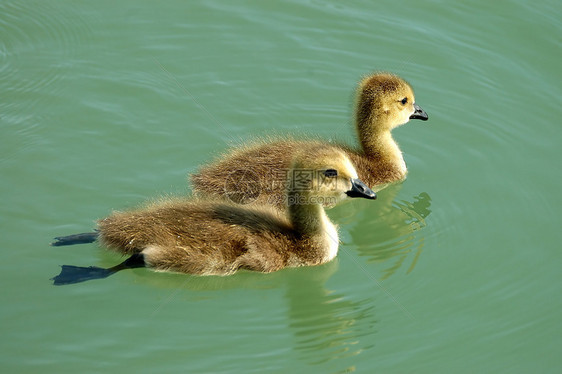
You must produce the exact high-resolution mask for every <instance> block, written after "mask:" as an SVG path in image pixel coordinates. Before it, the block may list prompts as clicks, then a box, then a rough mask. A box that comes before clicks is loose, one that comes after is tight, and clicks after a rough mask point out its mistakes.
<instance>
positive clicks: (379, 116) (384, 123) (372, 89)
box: [356, 73, 429, 136]
mask: <svg viewBox="0 0 562 374" xmlns="http://www.w3.org/2000/svg"><path fill="white" fill-rule="evenodd" d="M428 118H429V117H428V115H427V113H426V112H425V111H424V110H423V109H422V108H421V107H420V106H419V105H418V104H416V100H415V97H414V91H413V90H412V87H411V86H410V85H409V84H408V83H407V82H406V81H405V80H403V79H402V78H400V77H398V76H396V75H394V74H390V73H376V74H372V75H369V76H367V77H365V78H364V79H363V80H362V81H361V82H360V84H359V87H358V90H357V104H356V125H357V130H358V131H359V134H360V135H362V134H363V135H367V136H369V135H370V134H375V133H380V132H383V131H390V130H392V129H393V128H395V127H398V126H400V125H403V124H405V123H406V122H408V121H409V120H410V119H420V120H422V121H427V119H428Z"/></svg>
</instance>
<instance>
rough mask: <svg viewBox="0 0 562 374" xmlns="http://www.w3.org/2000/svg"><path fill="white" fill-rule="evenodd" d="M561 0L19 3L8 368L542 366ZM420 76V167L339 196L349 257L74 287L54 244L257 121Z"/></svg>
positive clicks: (315, 116) (551, 280)
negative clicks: (376, 73) (388, 75)
mask: <svg viewBox="0 0 562 374" xmlns="http://www.w3.org/2000/svg"><path fill="white" fill-rule="evenodd" d="M561 20H562V6H561V5H560V3H559V2H557V1H536V2H526V1H504V2H499V1H498V2H490V1H473V2H466V3H464V5H463V4H461V3H460V2H458V3H453V2H445V1H431V2H425V4H424V5H420V2H415V1H401V2H391V1H383V2H373V1H353V2H339V1H312V0H311V1H287V2H282V3H281V2H276V3H274V2H266V1H237V2H231V1H189V2H186V1H175V2H167V3H162V4H161V3H158V4H157V3H156V2H149V1H143V2H140V1H119V2H109V1H99V2H72V1H37V2H31V1H27V2H2V3H0V139H1V140H0V142H1V143H0V144H1V147H0V175H1V179H0V191H1V197H2V204H1V205H0V206H1V208H0V209H1V210H0V212H1V214H0V219H1V224H0V229H1V231H0V233H1V235H0V248H1V251H2V252H1V253H2V256H1V265H2V272H1V277H2V278H1V279H2V285H3V287H2V290H1V291H0V292H1V305H2V306H1V309H0V311H1V329H0V336H1V338H0V342H1V345H0V352H1V353H0V369H1V370H2V372H4V373H12V372H18V373H33V372H37V373H39V372H41V373H43V372H57V373H75V372H84V371H85V372H120V373H129V372H130V373H138V372H142V373H161V372H193V373H196V372H213V373H227V372H238V373H262V372H277V373H282V372H297V373H342V372H353V371H355V372H360V373H374V372H384V373H409V372H417V373H434V372H443V373H451V372H455V373H462V372H465V373H474V372H487V373H514V372H520V373H529V372H541V373H547V372H552V373H555V372H559V371H560V366H561V364H562V358H561V355H560V349H561V344H562V324H561V321H560V309H561V307H562V299H561V298H560V290H561V285H562V279H561V272H560V263H561V261H562V255H561V251H560V249H561V248H560V243H561V242H562V233H561V232H562V231H561V230H560V223H561V219H560V213H559V210H560V207H561V206H562V204H561V203H562V198H561V187H562V178H561V173H560V160H561V156H562V154H561V153H562V151H561V148H562V147H561V140H562V136H561V134H562V133H561V131H560V124H559V122H560V115H561V109H560V108H561V104H562V102H561V99H560V98H561V97H562V89H561V84H560V83H561V82H562V79H561V78H562V73H561V70H560V61H561V60H562V52H561V51H562V49H561V47H562V21H561ZM373 70H389V71H392V72H395V73H397V74H399V75H401V76H403V77H404V78H405V79H407V80H408V81H410V83H411V84H412V85H413V87H414V89H415V93H416V100H417V102H418V103H419V104H420V105H421V106H422V107H423V108H424V109H425V110H426V111H427V112H428V114H429V116H430V120H429V121H428V122H420V121H411V122H410V123H409V124H407V125H405V126H403V127H401V128H400V129H397V130H396V131H395V132H394V135H395V138H396V139H397V140H398V142H399V143H400V146H401V148H402V150H403V151H404V156H405V159H406V162H407V164H408V168H409V171H410V172H409V176H408V179H407V180H406V181H405V182H403V183H401V184H398V185H394V186H391V187H389V188H387V189H385V190H383V191H381V192H380V193H379V199H378V200H377V201H374V202H368V201H353V202H350V203H346V204H344V205H342V206H339V207H337V208H335V209H333V210H331V211H330V212H329V214H330V216H331V217H332V219H333V220H334V221H336V222H337V223H339V224H340V232H341V239H342V244H341V246H340V252H339V255H338V257H337V259H336V260H335V261H333V262H332V263H330V264H327V265H325V266H321V267H316V268H302V269H290V270H285V271H281V272H278V273H275V274H269V275H264V274H255V273H249V272H245V273H239V274H236V275H234V276H231V277H228V278H219V277H208V278H197V277H190V276H185V275H178V274H162V273H154V272H151V271H148V270H146V269H135V270H129V271H123V272H120V273H118V274H116V275H114V276H112V277H110V278H108V279H105V280H98V281H91V282H86V283H81V284H77V285H72V286H63V287H55V286H53V285H52V282H51V281H50V280H49V278H51V277H52V276H54V275H56V274H57V273H58V272H59V269H60V268H59V265H61V264H72V265H81V266H89V265H96V266H103V267H109V266H112V265H115V264H116V263H118V262H120V261H121V258H120V257H119V256H118V255H115V254H113V253H108V252H105V251H103V250H101V249H99V248H98V247H97V246H95V245H83V246H76V247H61V248H54V247H50V246H49V242H50V241H51V240H52V238H53V237H54V236H57V235H65V234H71V233H76V232H83V231H88V230H90V229H92V228H93V224H94V220H95V219H98V218H101V217H104V216H106V215H107V214H109V213H110V212H111V211H112V210H113V209H124V208H127V207H131V206H135V205H137V204H140V203H141V202H143V201H145V200H146V199H149V198H151V197H154V196H159V195H163V194H185V193H189V187H188V185H187V183H186V176H187V174H188V173H189V172H191V171H194V170H195V169H196V168H197V166H198V165H200V164H201V163H203V162H205V161H206V160H208V159H209V158H211V157H214V156H216V155H217V154H218V153H219V152H221V151H223V150H224V149H225V148H226V147H227V145H228V144H230V143H231V142H233V141H237V140H240V139H247V138H249V137H251V136H256V135H266V134H269V133H271V132H273V131H274V132H279V133H301V132H307V133H314V134H319V135H320V136H322V137H324V138H326V139H344V140H346V141H349V142H352V141H353V131H352V130H351V126H350V119H351V116H352V107H351V97H352V93H353V90H354V87H355V85H356V83H357V81H358V80H359V79H360V77H361V76H362V75H363V74H366V73H369V72H371V71H373Z"/></svg>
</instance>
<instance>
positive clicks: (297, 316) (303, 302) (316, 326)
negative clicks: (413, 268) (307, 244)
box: [286, 259, 377, 372]
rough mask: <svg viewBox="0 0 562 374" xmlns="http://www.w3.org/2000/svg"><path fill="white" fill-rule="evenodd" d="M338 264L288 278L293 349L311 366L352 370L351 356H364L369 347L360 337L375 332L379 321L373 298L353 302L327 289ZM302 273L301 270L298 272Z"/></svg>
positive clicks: (310, 269) (298, 273) (335, 262)
mask: <svg viewBox="0 0 562 374" xmlns="http://www.w3.org/2000/svg"><path fill="white" fill-rule="evenodd" d="M337 267H338V261H337V259H336V261H332V262H331V263H329V264H326V265H323V266H320V267H315V268H307V269H305V271H293V269H291V271H292V274H291V276H290V277H288V283H287V292H286V298H287V301H288V317H289V327H290V328H291V330H293V333H294V336H295V345H294V350H295V351H297V353H298V355H299V357H300V358H301V359H302V360H303V361H305V362H306V363H308V364H311V365H321V364H323V363H327V362H330V368H331V369H336V367H337V366H340V365H342V367H337V370H339V371H344V372H348V371H353V367H350V366H349V361H348V360H345V359H346V358H348V357H353V356H356V355H358V354H360V353H362V352H363V351H364V350H365V349H367V347H366V346H365V345H364V344H362V342H361V337H362V336H364V335H371V334H373V333H374V332H375V330H374V328H373V326H374V324H375V323H376V322H377V320H376V317H375V313H374V301H373V298H372V297H369V298H367V299H364V300H359V301H357V300H352V299H350V298H349V297H348V296H346V295H345V294H341V293H339V292H333V291H330V290H328V289H327V288H326V287H325V283H326V281H327V280H328V279H329V278H330V277H331V276H332V274H333V273H335V272H336V271H337ZM298 270H302V269H298Z"/></svg>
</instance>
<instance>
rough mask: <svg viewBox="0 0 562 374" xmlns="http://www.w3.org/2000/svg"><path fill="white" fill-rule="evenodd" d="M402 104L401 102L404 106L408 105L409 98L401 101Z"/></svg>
mask: <svg viewBox="0 0 562 374" xmlns="http://www.w3.org/2000/svg"><path fill="white" fill-rule="evenodd" d="M400 102H401V103H402V104H403V105H406V103H407V102H408V98H407V97H405V98H403V99H402V100H400Z"/></svg>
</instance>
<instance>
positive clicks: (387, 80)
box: [191, 73, 428, 208]
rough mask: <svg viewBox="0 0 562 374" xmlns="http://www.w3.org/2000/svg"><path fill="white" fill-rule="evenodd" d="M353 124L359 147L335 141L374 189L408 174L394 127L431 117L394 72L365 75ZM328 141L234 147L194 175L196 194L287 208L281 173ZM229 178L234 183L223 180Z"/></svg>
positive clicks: (288, 140) (268, 141)
mask: <svg viewBox="0 0 562 374" xmlns="http://www.w3.org/2000/svg"><path fill="white" fill-rule="evenodd" d="M356 101H357V103H356V109H355V127H356V130H357V135H358V138H359V143H360V148H355V147H352V146H348V145H343V144H336V145H335V146H336V147H338V148H339V149H341V150H342V151H344V152H345V153H346V154H347V155H348V157H349V158H350V159H351V161H352V163H353V164H354V166H355V168H356V170H357V173H358V175H359V178H360V179H361V180H363V181H364V182H365V183H366V184H367V185H368V186H369V187H370V188H373V189H376V188H377V187H378V189H380V188H381V187H382V186H383V185H384V184H387V183H390V182H395V181H399V180H401V179H403V178H404V177H405V176H406V172H407V169H406V164H405V162H404V159H403V157H402V152H401V151H400V148H399V147H398V144H396V142H395V141H394V139H393V138H392V135H391V133H390V132H391V130H392V129H394V128H396V127H398V126H400V125H403V124H405V123H406V122H408V121H409V120H410V119H421V120H423V121H426V120H427V119H428V116H427V113H426V112H425V111H424V110H423V109H422V108H421V107H420V106H419V105H417V104H416V103H415V99H414V92H413V90H412V88H411V86H410V85H409V84H408V83H407V82H406V81H404V80H403V79H401V78H400V77H398V76H396V75H393V74H390V73H377V74H373V75H370V76H367V77H366V78H364V79H363V80H362V81H361V82H360V84H359V87H358V89H357V99H356ZM322 144H329V143H327V142H324V141H320V140H318V139H306V140H297V139H293V138H285V139H265V140H258V141H254V142H253V143H250V144H249V145H246V146H242V147H240V148H238V149H234V150H232V151H231V152H230V153H227V154H226V155H224V156H223V157H222V158H219V159H218V160H217V161H216V162H214V163H211V164H209V165H206V166H203V167H202V168H201V169H200V170H199V171H198V172H197V173H195V174H193V175H191V182H192V186H193V189H194V191H195V193H196V194H197V195H215V196H223V197H228V198H229V199H230V200H232V201H234V202H237V203H252V202H256V203H262V204H264V203H265V204H274V205H277V206H278V207H279V208H283V207H284V206H285V202H284V196H285V194H284V191H283V189H282V187H281V186H280V184H279V183H275V181H277V180H278V178H276V176H277V174H278V172H279V171H281V170H285V169H287V168H288V167H289V165H290V163H291V160H292V158H293V157H294V155H295V153H296V152H299V151H301V150H307V149H310V148H314V147H318V146H320V145H322ZM225 181H230V182H229V183H226V184H225Z"/></svg>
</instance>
